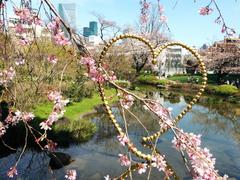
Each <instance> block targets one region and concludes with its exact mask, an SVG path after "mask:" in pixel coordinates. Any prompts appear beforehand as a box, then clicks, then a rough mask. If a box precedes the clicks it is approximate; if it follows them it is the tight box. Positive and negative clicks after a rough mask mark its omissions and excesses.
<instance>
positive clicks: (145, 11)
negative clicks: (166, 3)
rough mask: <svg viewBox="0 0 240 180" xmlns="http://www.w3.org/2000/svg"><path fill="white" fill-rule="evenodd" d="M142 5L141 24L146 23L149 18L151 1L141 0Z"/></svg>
mask: <svg viewBox="0 0 240 180" xmlns="http://www.w3.org/2000/svg"><path fill="white" fill-rule="evenodd" d="M140 5H141V15H140V21H141V24H146V23H147V22H148V18H149V8H150V3H149V2H147V1H146V0H143V1H140Z"/></svg>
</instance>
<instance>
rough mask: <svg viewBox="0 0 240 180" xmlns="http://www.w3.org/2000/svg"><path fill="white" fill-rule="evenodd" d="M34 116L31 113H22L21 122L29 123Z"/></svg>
mask: <svg viewBox="0 0 240 180" xmlns="http://www.w3.org/2000/svg"><path fill="white" fill-rule="evenodd" d="M34 117H35V116H34V114H33V113H32V112H23V113H22V120H23V121H24V122H29V121H31V120H33V119H34Z"/></svg>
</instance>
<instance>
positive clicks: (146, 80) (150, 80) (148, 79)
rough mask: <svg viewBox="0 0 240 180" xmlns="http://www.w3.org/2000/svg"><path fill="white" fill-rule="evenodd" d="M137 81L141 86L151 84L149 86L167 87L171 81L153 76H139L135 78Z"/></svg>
mask: <svg viewBox="0 0 240 180" xmlns="http://www.w3.org/2000/svg"><path fill="white" fill-rule="evenodd" d="M137 81H139V82H140V83H143V84H151V85H163V86H165V85H167V84H171V81H169V80H168V79H158V78H157V77H156V76H153V75H140V76H139V77H138V78H137Z"/></svg>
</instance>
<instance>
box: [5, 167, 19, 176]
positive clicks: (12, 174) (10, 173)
mask: <svg viewBox="0 0 240 180" xmlns="http://www.w3.org/2000/svg"><path fill="white" fill-rule="evenodd" d="M15 175H16V176H17V175H18V172H17V168H16V166H13V167H11V168H10V169H9V171H8V172H7V176H8V177H9V178H13V177H14V176H15Z"/></svg>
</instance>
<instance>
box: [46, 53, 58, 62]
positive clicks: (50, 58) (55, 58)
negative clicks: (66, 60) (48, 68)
mask: <svg viewBox="0 0 240 180" xmlns="http://www.w3.org/2000/svg"><path fill="white" fill-rule="evenodd" d="M47 60H48V62H49V63H51V64H56V63H57V61H58V59H57V57H56V56H55V55H52V54H51V55H49V56H48V58H47Z"/></svg>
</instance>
